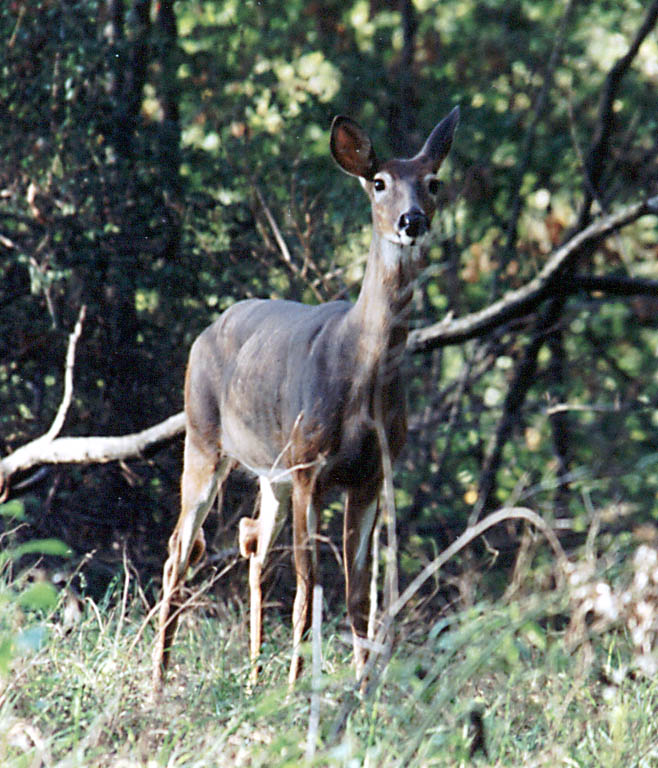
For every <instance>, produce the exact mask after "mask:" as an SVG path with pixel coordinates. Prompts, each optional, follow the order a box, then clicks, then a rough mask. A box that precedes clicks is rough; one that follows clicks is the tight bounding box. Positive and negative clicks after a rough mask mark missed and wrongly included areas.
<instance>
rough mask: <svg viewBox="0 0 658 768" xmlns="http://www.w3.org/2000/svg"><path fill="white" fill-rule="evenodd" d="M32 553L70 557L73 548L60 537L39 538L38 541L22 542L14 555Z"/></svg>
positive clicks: (19, 555) (20, 555)
mask: <svg viewBox="0 0 658 768" xmlns="http://www.w3.org/2000/svg"><path fill="white" fill-rule="evenodd" d="M31 554H39V555H54V556H57V557H70V555H71V549H70V548H69V547H68V546H67V545H66V544H65V543H64V542H63V541H60V540H59V539H37V540H36V541H26V542H25V544H21V545H20V546H19V547H16V549H15V550H14V551H13V556H14V557H22V556H23V555H31Z"/></svg>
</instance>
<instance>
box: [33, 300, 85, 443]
mask: <svg viewBox="0 0 658 768" xmlns="http://www.w3.org/2000/svg"><path fill="white" fill-rule="evenodd" d="M86 314H87V307H86V306H85V305H84V304H83V305H82V306H81V307H80V312H79V313H78V320H77V322H76V324H75V326H74V328H73V331H72V332H71V334H70V335H69V343H68V348H67V350H66V366H65V369H64V394H63V396H62V402H61V403H60V404H59V408H58V409H57V413H56V414H55V418H54V419H53V423H52V424H51V425H50V429H49V430H48V431H47V432H46V434H45V435H43V437H42V440H43V441H44V442H52V440H54V439H55V438H56V437H57V435H58V434H59V433H60V432H61V431H62V427H63V426H64V420H65V419H66V414H67V412H68V410H69V406H70V405H71V400H72V398H73V369H74V367H75V348H76V345H77V343H78V339H79V338H80V334H81V333H82V325H83V323H84V321H85V315H86Z"/></svg>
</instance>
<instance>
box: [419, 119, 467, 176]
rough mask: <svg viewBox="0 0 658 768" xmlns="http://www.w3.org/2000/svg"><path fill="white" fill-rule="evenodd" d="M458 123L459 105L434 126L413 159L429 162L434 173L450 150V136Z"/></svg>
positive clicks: (453, 133)
mask: <svg viewBox="0 0 658 768" xmlns="http://www.w3.org/2000/svg"><path fill="white" fill-rule="evenodd" d="M458 123H459V107H455V108H454V109H453V110H452V112H451V113H450V114H449V115H448V116H447V117H444V118H443V120H441V122H440V123H439V124H438V125H436V126H435V128H434V130H433V131H432V133H430V135H429V136H428V137H427V141H426V142H425V144H423V148H422V149H421V150H420V152H419V153H418V154H417V155H416V157H415V158H414V159H418V160H420V159H421V158H423V159H426V160H427V161H428V162H429V163H430V164H431V166H432V170H433V171H434V172H435V173H436V171H437V170H438V168H439V166H440V165H441V163H442V162H443V161H444V160H445V158H446V155H447V154H448V152H449V151H450V146H451V144H452V137H453V136H454V135H455V130H456V129H457V124H458Z"/></svg>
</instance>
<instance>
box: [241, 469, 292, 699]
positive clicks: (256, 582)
mask: <svg viewBox="0 0 658 768" xmlns="http://www.w3.org/2000/svg"><path fill="white" fill-rule="evenodd" d="M289 498H290V488H289V487H288V486H287V485H275V486H272V484H271V483H270V481H269V480H268V479H267V478H266V477H261V478H260V511H259V514H258V518H257V519H256V520H253V519H252V518H249V517H243V518H242V519H241V520H240V528H239V537H238V538H239V543H240V554H241V555H242V556H243V557H248V558H249V602H250V622H249V635H250V645H249V649H250V653H249V656H250V659H251V674H250V676H249V682H250V684H251V685H255V684H256V680H257V678H258V657H259V656H260V647H261V641H262V634H263V631H262V626H263V600H262V590H261V579H262V575H263V567H264V565H265V558H266V557H267V553H268V552H269V550H270V547H271V546H272V543H273V542H274V541H275V540H276V537H277V535H278V533H279V530H280V528H281V524H282V521H283V517H284V515H283V514H281V512H280V510H281V507H283V512H285V511H286V509H287V506H288V502H289Z"/></svg>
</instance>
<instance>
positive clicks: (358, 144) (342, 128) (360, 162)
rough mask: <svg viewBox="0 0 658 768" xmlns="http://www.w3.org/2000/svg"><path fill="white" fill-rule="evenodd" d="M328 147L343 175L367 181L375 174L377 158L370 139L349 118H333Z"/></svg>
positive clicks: (339, 116)
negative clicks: (343, 172) (347, 174)
mask: <svg viewBox="0 0 658 768" xmlns="http://www.w3.org/2000/svg"><path fill="white" fill-rule="evenodd" d="M329 146H330V147H331V154H332V156H333V158H334V160H335V161H336V162H337V163H338V165H340V167H341V168H342V169H343V170H344V171H345V173H349V174H350V175H351V176H359V177H360V178H362V179H366V180H367V181H370V180H371V179H372V177H373V176H374V175H375V173H377V156H376V155H375V150H374V149H373V146H372V142H371V141H370V137H369V136H368V134H367V133H366V132H365V131H364V130H363V128H361V126H360V125H358V123H355V122H354V120H350V118H349V117H344V116H343V115H338V116H337V117H334V121H333V123H332V124H331V140H330V142H329Z"/></svg>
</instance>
